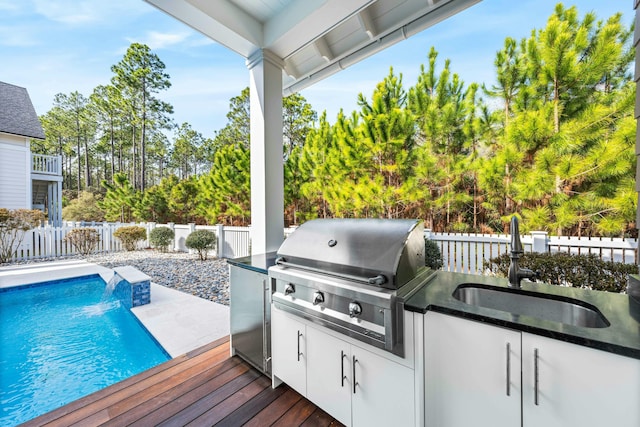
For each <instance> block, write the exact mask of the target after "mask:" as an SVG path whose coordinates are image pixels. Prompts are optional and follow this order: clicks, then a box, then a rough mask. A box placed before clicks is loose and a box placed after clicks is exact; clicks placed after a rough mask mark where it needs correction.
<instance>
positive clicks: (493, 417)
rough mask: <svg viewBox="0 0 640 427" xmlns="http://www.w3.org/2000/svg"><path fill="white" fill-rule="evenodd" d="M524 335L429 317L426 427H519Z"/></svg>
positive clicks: (426, 366)
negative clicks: (522, 341) (521, 347)
mask: <svg viewBox="0 0 640 427" xmlns="http://www.w3.org/2000/svg"><path fill="white" fill-rule="evenodd" d="M520 342H521V334H520V332H516V331H512V330H509V329H504V328H500V327H496V326H491V325H486V324H483V323H479V322H473V321H469V320H464V319H461V318H457V317H454V316H448V315H444V314H440V313H435V312H428V313H427V314H426V315H425V340H424V345H425V420H426V423H425V425H426V426H427V427H440V426H447V427H458V426H459V427H468V426H492V427H501V426H505V427H514V426H519V425H520V423H521V401H520V393H521V387H520V383H521V381H520V369H521V368H520V360H521V359H520Z"/></svg>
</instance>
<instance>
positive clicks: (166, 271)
mask: <svg viewBox="0 0 640 427" xmlns="http://www.w3.org/2000/svg"><path fill="white" fill-rule="evenodd" d="M70 259H84V260H86V261H88V262H92V263H94V264H99V265H102V266H104V267H107V268H113V267H118V266H123V265H130V266H132V267H135V268H137V269H138V270H140V271H142V272H143V273H145V274H147V275H149V276H150V277H151V281H152V282H154V283H157V284H159V285H162V286H166V287H168V288H173V289H177V290H179V291H182V292H186V293H188V294H191V295H195V296H197V297H200V298H204V299H208V300H210V301H214V302H217V303H220V304H224V305H229V268H228V266H227V261H226V260H224V259H208V260H206V261H200V259H199V258H198V255H197V254H188V253H184V252H167V253H161V252H157V251H154V250H139V251H131V252H126V251H123V252H111V253H107V254H98V255H88V256H86V257H81V256H74V257H66V258H59V259H57V260H70ZM38 261H40V260H38ZM42 261H52V260H51V259H48V260H42ZM29 262H34V261H29Z"/></svg>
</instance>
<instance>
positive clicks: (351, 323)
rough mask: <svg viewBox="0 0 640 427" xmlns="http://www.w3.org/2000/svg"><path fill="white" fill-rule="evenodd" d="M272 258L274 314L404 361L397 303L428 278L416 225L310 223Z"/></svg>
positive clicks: (395, 222)
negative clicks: (286, 315)
mask: <svg viewBox="0 0 640 427" xmlns="http://www.w3.org/2000/svg"><path fill="white" fill-rule="evenodd" d="M277 255H278V258H277V260H276V265H275V266H273V267H271V268H269V276H270V278H271V286H272V292H273V294H272V300H273V303H274V305H275V306H276V307H277V308H279V309H282V310H285V311H288V312H290V313H294V314H297V315H299V316H302V317H304V318H306V319H308V320H311V321H313V322H315V323H318V324H320V325H322V326H326V327H328V328H331V329H334V330H337V331H339V332H342V333H344V334H346V335H349V336H351V337H354V338H356V339H358V340H360V341H363V342H366V343H369V344H371V345H374V346H376V347H379V348H383V349H385V350H387V351H390V352H392V353H394V354H397V355H399V356H404V354H403V348H404V346H403V318H404V315H403V311H404V301H405V300H406V298H408V297H409V296H410V295H411V294H412V292H414V291H415V290H416V289H417V287H418V286H419V285H420V284H422V283H424V281H425V280H426V279H427V277H428V276H430V274H431V273H432V272H431V271H430V270H428V269H426V268H424V229H423V226H422V224H421V222H420V221H419V220H382V219H319V220H313V221H309V222H306V223H304V224H303V225H302V226H300V227H299V228H298V229H297V230H296V231H295V232H294V233H293V234H291V236H289V237H288V238H287V239H286V240H285V242H284V243H283V244H282V246H280V249H279V250H278V253H277Z"/></svg>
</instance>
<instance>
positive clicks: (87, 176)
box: [84, 133, 91, 190]
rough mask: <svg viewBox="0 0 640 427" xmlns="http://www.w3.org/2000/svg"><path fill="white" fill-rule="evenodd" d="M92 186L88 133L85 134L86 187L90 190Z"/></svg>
mask: <svg viewBox="0 0 640 427" xmlns="http://www.w3.org/2000/svg"><path fill="white" fill-rule="evenodd" d="M89 187H91V170H90V169H89V141H88V138H87V135H86V133H85V135H84V188H85V190H88V189H89Z"/></svg>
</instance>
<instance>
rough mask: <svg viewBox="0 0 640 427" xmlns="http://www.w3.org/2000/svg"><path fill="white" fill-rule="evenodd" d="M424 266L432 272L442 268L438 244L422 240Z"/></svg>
mask: <svg viewBox="0 0 640 427" xmlns="http://www.w3.org/2000/svg"><path fill="white" fill-rule="evenodd" d="M424 265H426V266H427V267H429V268H430V269H432V270H440V269H441V268H442V253H441V252H440V248H439V247H438V244H437V243H436V242H434V241H433V240H429V239H424Z"/></svg>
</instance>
